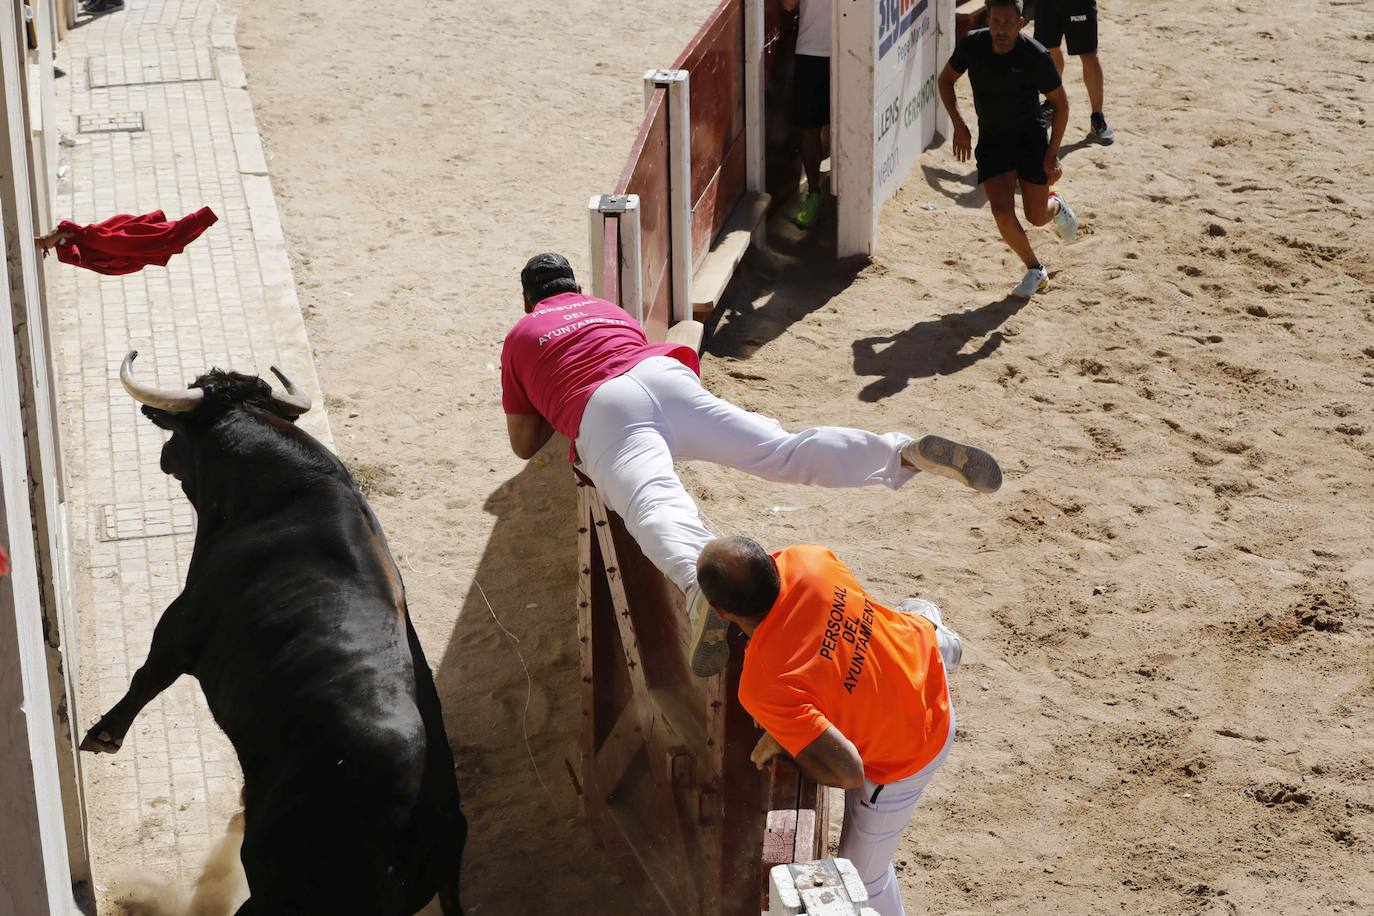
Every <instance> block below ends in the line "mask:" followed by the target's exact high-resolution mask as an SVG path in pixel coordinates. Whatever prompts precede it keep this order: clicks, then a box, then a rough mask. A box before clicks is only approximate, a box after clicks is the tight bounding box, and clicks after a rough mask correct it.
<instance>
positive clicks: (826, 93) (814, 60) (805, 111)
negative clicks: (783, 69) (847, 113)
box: [792, 54, 830, 129]
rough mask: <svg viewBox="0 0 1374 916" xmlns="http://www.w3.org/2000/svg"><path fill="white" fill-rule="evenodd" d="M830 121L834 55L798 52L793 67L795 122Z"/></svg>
mask: <svg viewBox="0 0 1374 916" xmlns="http://www.w3.org/2000/svg"><path fill="white" fill-rule="evenodd" d="M829 123H830V58H828V57H812V56H811V55H809V54H798V55H797V57H796V60H795V63H794V64H793V70H792V126H793V127H800V128H802V129H815V128H818V127H825V126H826V125H827V124H829Z"/></svg>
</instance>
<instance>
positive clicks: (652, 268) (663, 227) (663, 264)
mask: <svg viewBox="0 0 1374 916" xmlns="http://www.w3.org/2000/svg"><path fill="white" fill-rule="evenodd" d="M666 103H667V92H666V91H664V90H663V89H655V90H654V91H653V92H652V93H651V94H650V97H649V103H648V105H647V106H646V107H645V111H644V121H643V123H642V124H641V125H640V130H639V134H638V135H637V136H636V137H635V142H634V145H633V146H632V147H631V148H630V158H629V161H628V162H626V164H625V170H624V171H623V172H622V173H621V176H620V181H619V182H618V183H617V184H616V190H615V193H617V194H638V195H639V231H640V258H641V264H642V269H643V277H644V326H645V330H646V331H649V332H650V333H649V338H650V339H651V340H662V339H663V337H662V334H663V333H666V331H667V327H668V324H669V321H670V317H671V309H672V274H671V264H670V260H671V252H670V250H669V244H670V241H671V229H670V226H669V213H668V180H669V174H668V118H667V109H666V107H665V106H666ZM651 329H652V330H651Z"/></svg>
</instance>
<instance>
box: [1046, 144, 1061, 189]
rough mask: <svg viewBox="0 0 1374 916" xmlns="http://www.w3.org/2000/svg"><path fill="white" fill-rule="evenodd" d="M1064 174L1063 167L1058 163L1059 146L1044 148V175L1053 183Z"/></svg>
mask: <svg viewBox="0 0 1374 916" xmlns="http://www.w3.org/2000/svg"><path fill="white" fill-rule="evenodd" d="M1063 174H1064V169H1063V168H1061V167H1060V165H1059V148H1058V147H1050V148H1049V149H1047V150H1045V177H1046V178H1048V179H1049V183H1050V184H1054V183H1055V182H1056V181H1058V180H1059V179H1060V178H1061V177H1062V176H1063Z"/></svg>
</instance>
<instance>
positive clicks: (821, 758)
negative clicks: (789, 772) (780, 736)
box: [749, 725, 864, 789]
mask: <svg viewBox="0 0 1374 916" xmlns="http://www.w3.org/2000/svg"><path fill="white" fill-rule="evenodd" d="M778 755H782V756H784V757H785V756H787V752H786V751H785V750H783V748H782V745H780V744H778V741H777V739H776V738H774V737H773V736H772V735H770V734H768V733H767V732H764V735H763V737H762V738H760V739H759V743H758V745H757V746H756V747H755V748H754V753H753V754H751V755H750V757H749V759H750V760H752V761H753V762H754V765H755V766H756V767H758V768H759V769H763V767H764V764H766V763H767V762H768V761H769V760H771V759H773V758H774V757H776V756H778ZM796 764H797V769H799V770H801V771H802V773H803V775H805V776H806V777H807V778H808V779H810V780H811V781H812V782H815V783H819V784H820V785H823V786H835V787H837V788H840V789H855V788H858V787H859V786H861V785H863V784H864V762H863V758H862V757H860V756H859V750H858V748H856V747H855V746H854V744H853V742H851V741H850V740H849V739H848V738H846V737H845V736H844V733H843V732H841V731H840V730H839V729H838V728H836V727H835V726H833V725H832V726H830V727H829V728H827V729H826V730H825V731H823V732H821V734H820V735H819V736H818V737H817V738H816V740H814V741H812V742H811V743H810V744H808V745H807V746H806V747H804V748H802V750H801V753H800V754H798V755H797V756H796Z"/></svg>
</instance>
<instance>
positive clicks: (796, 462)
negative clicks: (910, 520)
mask: <svg viewBox="0 0 1374 916" xmlns="http://www.w3.org/2000/svg"><path fill="white" fill-rule="evenodd" d="M910 441H911V437H910V436H906V435H903V434H902V433H886V434H884V435H878V434H877V433H870V432H866V431H864V430H861V429H846V428H844V427H839V426H816V427H812V428H811V429H805V430H802V431H801V432H798V433H789V432H787V430H785V429H783V428H782V424H781V423H779V422H778V421H777V420H774V419H771V418H769V417H765V416H763V415H761V414H756V413H750V412H749V411H747V410H741V409H740V408H738V407H736V406H735V405H734V404H731V403H730V402H729V401H725V400H722V399H720V398H718V397H716V396H715V395H713V394H711V393H710V392H709V391H707V390H706V389H705V388H703V387H701V381H700V380H699V379H698V378H697V376H696V373H694V372H692V370H690V369H688V368H687V367H686V366H684V365H682V363H680V362H678V361H677V360H675V359H673V358H672V357H670V356H655V357H651V358H649V359H646V360H644V361H643V362H641V363H640V364H639V365H637V366H635V367H634V368H633V369H631V370H630V371H629V372H627V373H625V374H624V375H621V376H618V377H616V378H613V379H611V380H610V381H608V382H604V383H603V384H602V385H601V386H600V387H598V388H597V389H596V391H595V392H593V393H592V397H591V400H590V401H588V402H587V409H586V411H585V412H584V413H583V414H582V425H581V427H580V429H579V430H578V434H577V454H578V456H579V457H580V459H581V461H582V464H583V466H584V470H585V472H586V474H587V476H588V477H590V478H591V479H592V482H593V483H595V484H596V488H597V490H598V491H599V492H600V494H601V498H602V499H603V500H605V502H606V505H607V506H609V507H610V508H612V509H614V510H615V511H616V513H617V514H619V515H620V517H621V518H623V519H624V520H625V526H626V528H628V529H629V531H630V534H632V535H633V536H634V538H635V540H636V541H637V542H638V544H639V548H640V549H641V550H643V551H644V555H645V556H646V557H648V558H649V559H650V560H651V561H652V562H653V563H654V565H655V566H657V567H658V568H659V569H660V570H661V571H662V572H663V574H664V575H665V576H667V577H668V578H669V579H671V580H672V581H673V582H674V583H675V584H676V585H677V586H678V588H680V589H682V590H683V591H684V592H685V591H687V589H688V588H689V587H691V586H692V585H693V584H695V583H696V579H697V570H696V562H697V557H698V556H699V555H700V554H701V550H702V548H703V547H705V546H706V543H707V541H710V540H711V539H712V538H713V537H714V536H715V535H714V534H712V533H711V532H710V531H709V530H707V528H706V527H705V526H704V525H703V524H702V522H701V516H700V513H699V512H698V511H697V507H696V503H694V502H693V501H692V498H691V497H690V496H688V495H687V491H686V489H684V488H683V486H682V481H681V480H680V479H679V478H678V476H677V474H676V472H674V470H673V460H674V459H681V460H685V461H692V460H702V461H713V462H715V463H716V464H723V465H725V466H727V467H732V468H738V469H740V470H742V471H747V472H749V473H750V474H753V475H754V476H756V477H762V478H764V479H765V480H776V481H782V482H786V483H810V484H816V485H818V486H823V487H862V486H869V485H874V484H881V485H883V486H886V487H891V488H893V489H896V488H897V487H900V486H901V485H902V484H904V483H906V482H907V481H908V480H910V479H911V478H912V476H914V475H915V473H916V471H915V470H914V469H913V468H908V467H904V466H903V465H902V459H901V450H902V447H903V446H904V445H906V444H907V443H908V442H910Z"/></svg>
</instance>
